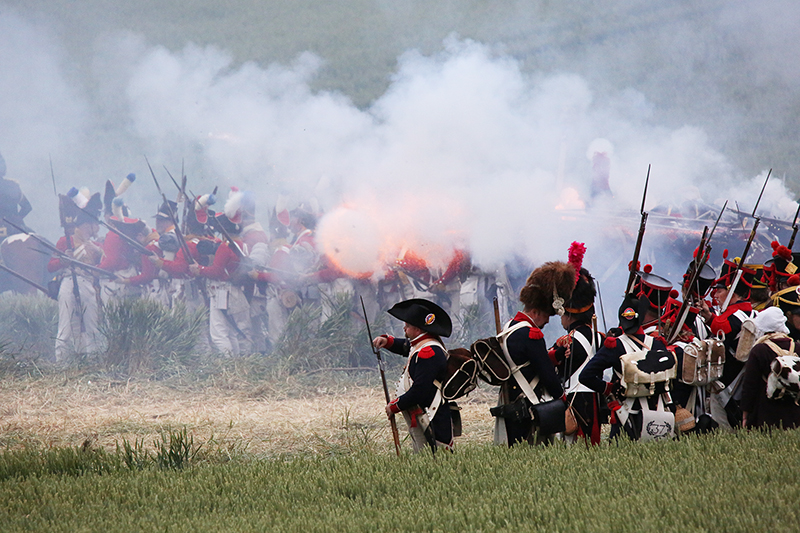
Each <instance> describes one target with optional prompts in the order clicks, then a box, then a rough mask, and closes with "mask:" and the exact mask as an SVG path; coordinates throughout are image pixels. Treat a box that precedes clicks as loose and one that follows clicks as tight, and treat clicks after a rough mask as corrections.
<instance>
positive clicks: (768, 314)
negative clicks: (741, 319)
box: [753, 307, 789, 338]
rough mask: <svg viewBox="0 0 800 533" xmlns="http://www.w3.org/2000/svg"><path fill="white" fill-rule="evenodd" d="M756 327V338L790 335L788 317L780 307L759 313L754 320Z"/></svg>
mask: <svg viewBox="0 0 800 533" xmlns="http://www.w3.org/2000/svg"><path fill="white" fill-rule="evenodd" d="M753 323H754V324H755V326H756V338H760V337H763V336H764V335H766V334H767V333H772V332H778V333H787V334H788V333H789V328H787V327H786V315H784V314H783V311H781V310H780V308H779V307H768V308H766V309H764V310H763V311H761V312H760V313H758V315H757V316H756V317H755V318H754V319H753Z"/></svg>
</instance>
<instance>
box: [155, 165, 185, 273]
mask: <svg viewBox="0 0 800 533" xmlns="http://www.w3.org/2000/svg"><path fill="white" fill-rule="evenodd" d="M144 160H145V161H147V156H144ZM147 168H149V169H150V175H151V176H153V182H154V183H155V184H156V189H157V190H158V194H160V195H161V198H162V200H164V205H166V206H167V214H168V215H169V220H170V222H172V226H173V227H174V228H175V236H176V237H177V238H178V244H180V246H181V250H183V255H184V256H185V257H186V262H187V263H188V264H190V265H193V264H194V258H192V254H191V252H190V251H189V245H188V244H186V239H184V238H183V233H182V232H181V228H180V226H179V225H178V220H177V218H176V217H175V213H174V212H173V211H172V206H171V205H170V203H169V200H167V195H166V194H164V191H162V190H161V186H160V185H159V184H158V179H156V174H155V172H153V167H151V166H150V161H147ZM166 168H167V167H164V170H166ZM167 174H169V170H167ZM170 177H172V176H170ZM172 181H175V180H172ZM176 203H177V202H176Z"/></svg>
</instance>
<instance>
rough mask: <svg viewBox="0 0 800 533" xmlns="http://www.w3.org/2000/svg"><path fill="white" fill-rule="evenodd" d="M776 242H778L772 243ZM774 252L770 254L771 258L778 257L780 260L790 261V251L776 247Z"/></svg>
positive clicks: (783, 247) (780, 246)
mask: <svg viewBox="0 0 800 533" xmlns="http://www.w3.org/2000/svg"><path fill="white" fill-rule="evenodd" d="M774 242H778V241H774ZM774 250H775V251H774V252H772V257H780V258H781V259H785V260H786V261H789V262H791V261H792V251H791V250H790V249H788V248H787V247H785V246H782V245H778V246H776V247H774Z"/></svg>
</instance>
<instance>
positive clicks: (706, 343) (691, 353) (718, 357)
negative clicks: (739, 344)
mask: <svg viewBox="0 0 800 533" xmlns="http://www.w3.org/2000/svg"><path fill="white" fill-rule="evenodd" d="M724 364H725V345H724V344H723V343H722V341H721V340H719V339H716V338H714V337H712V338H710V339H706V340H700V339H698V338H696V337H695V338H694V339H693V340H692V342H690V343H688V344H687V345H686V346H684V347H683V366H682V368H681V376H680V380H681V382H682V383H685V384H687V385H694V386H701V385H708V384H709V383H711V382H712V381H717V380H719V379H720V378H721V377H722V367H723V365H724Z"/></svg>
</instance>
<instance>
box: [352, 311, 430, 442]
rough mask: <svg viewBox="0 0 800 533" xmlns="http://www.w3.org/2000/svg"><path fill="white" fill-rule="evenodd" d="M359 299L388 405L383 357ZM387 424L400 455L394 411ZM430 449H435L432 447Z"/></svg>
mask: <svg viewBox="0 0 800 533" xmlns="http://www.w3.org/2000/svg"><path fill="white" fill-rule="evenodd" d="M359 298H360V299H361V310H362V311H363V312H364V322H365V323H366V325H367V336H368V337H369V345H370V347H371V348H372V353H374V354H375V357H377V358H378V368H379V369H380V372H381V383H382V384H383V395H384V397H385V398H386V404H387V405H388V404H389V402H390V401H391V398H390V397H389V387H388V386H387V385H386V370H385V369H384V366H383V359H382V358H381V349H380V348H376V347H375V345H373V344H372V331H371V330H370V328H369V318H367V308H366V306H365V305H364V298H363V297H359ZM389 425H390V426H391V427H392V438H393V439H394V449H395V451H396V452H397V456H398V457H400V434H399V433H398V431H397V420H395V417H394V413H392V414H391V415H390V416H389ZM432 449H435V447H434V448H432Z"/></svg>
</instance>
